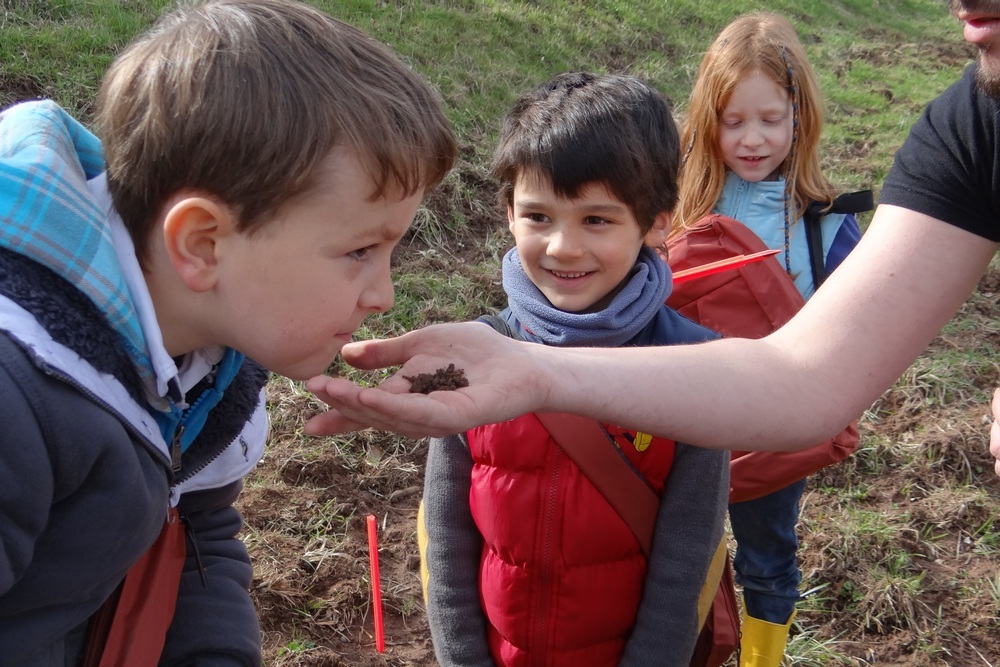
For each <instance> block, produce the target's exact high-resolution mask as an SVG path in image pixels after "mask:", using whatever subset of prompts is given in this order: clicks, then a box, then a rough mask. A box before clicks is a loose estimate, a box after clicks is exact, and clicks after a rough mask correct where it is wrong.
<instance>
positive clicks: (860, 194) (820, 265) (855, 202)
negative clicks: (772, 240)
mask: <svg viewBox="0 0 1000 667" xmlns="http://www.w3.org/2000/svg"><path fill="white" fill-rule="evenodd" d="M873 208H875V196H874V195H873V194H872V191H871V190H858V191H856V192H845V193H843V194H841V195H838V196H837V197H836V198H835V199H834V200H833V203H832V204H831V205H830V208H829V209H827V208H826V207H825V206H823V204H822V203H820V202H817V201H814V202H812V203H811V204H809V206H807V207H806V210H805V213H804V214H803V215H802V218H803V220H804V222H805V223H806V244H807V245H808V246H809V266H810V267H811V268H812V276H813V284H814V285H815V286H816V288H817V289H819V286H820V285H822V284H823V281H824V280H826V276H827V273H826V259H825V258H824V257H823V232H822V230H821V229H820V226H819V222H820V220H821V219H822V218H823V216H824V215H827V214H829V213H862V212H864V211H870V210H872V209H873Z"/></svg>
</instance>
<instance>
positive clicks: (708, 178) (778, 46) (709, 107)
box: [674, 12, 834, 233]
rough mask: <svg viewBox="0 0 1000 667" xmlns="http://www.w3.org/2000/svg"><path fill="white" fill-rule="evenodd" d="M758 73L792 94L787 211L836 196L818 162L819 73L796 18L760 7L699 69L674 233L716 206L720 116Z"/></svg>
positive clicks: (721, 177) (720, 176) (684, 138)
mask: <svg viewBox="0 0 1000 667" xmlns="http://www.w3.org/2000/svg"><path fill="white" fill-rule="evenodd" d="M755 72H759V73H761V74H763V75H764V76H766V77H769V78H771V79H772V80H773V81H774V82H775V83H776V84H778V86H779V87H780V88H782V89H783V90H787V91H788V94H789V96H790V97H791V100H792V109H793V115H794V118H793V130H792V150H791V152H790V153H789V155H788V157H786V158H785V160H784V162H782V164H781V167H780V169H781V173H782V175H783V176H784V178H785V182H786V192H787V193H788V195H789V204H788V206H789V207H790V208H791V210H789V211H788V212H787V213H788V216H789V218H790V219H792V220H797V219H798V218H799V217H800V215H801V214H802V212H803V211H805V208H806V206H808V205H809V203H810V202H813V201H819V202H823V203H825V204H829V203H831V202H832V201H833V196H834V188H833V186H832V185H831V184H830V182H829V181H828V180H827V179H826V177H825V176H823V172H822V170H821V169H820V164H819V139H820V134H821V132H822V130H823V101H822V97H821V95H820V90H819V85H818V84H817V83H816V75H815V74H814V73H813V69H812V67H811V66H810V64H809V60H808V58H807V57H806V52H805V49H804V48H803V47H802V43H801V42H800V41H799V38H798V36H797V35H796V33H795V28H793V27H792V24H791V23H789V22H788V20H787V19H785V18H784V17H782V16H779V15H777V14H770V13H765V12H755V13H752V14H746V15H743V16H740V17H739V18H737V19H735V20H734V21H733V22H732V23H730V24H729V25H728V26H726V27H725V28H724V29H723V30H722V32H721V33H719V36H718V37H716V38H715V41H714V42H713V43H712V45H711V46H710V47H709V48H708V51H707V52H706V53H705V56H704V58H703V59H702V61H701V67H700V68H699V69H698V78H697V80H696V81H695V85H694V88H693V89H692V91H691V98H690V102H689V104H688V110H687V117H686V120H685V122H684V127H683V130H682V131H681V145H682V146H683V147H684V151H685V158H684V163H683V166H682V168H681V186H680V187H681V195H680V205H679V206H678V208H677V215H676V216H675V218H674V223H675V225H674V233H679V232H680V231H682V230H683V229H685V228H687V227H690V226H691V225H693V224H694V223H696V222H697V221H698V220H699V219H700V218H702V217H703V216H705V215H707V214H708V213H711V211H712V207H713V206H714V205H715V202H716V201H718V199H719V196H720V195H721V193H722V186H723V183H724V181H725V177H726V164H725V161H724V160H723V158H722V153H721V152H720V150H719V142H718V136H719V117H720V116H721V115H722V113H723V112H724V111H725V109H726V106H727V105H728V104H729V100H730V98H731V97H732V94H733V91H734V90H735V89H736V87H737V86H738V85H739V84H740V83H742V82H743V81H744V80H745V79H746V78H747V77H748V76H750V75H751V74H753V73H755Z"/></svg>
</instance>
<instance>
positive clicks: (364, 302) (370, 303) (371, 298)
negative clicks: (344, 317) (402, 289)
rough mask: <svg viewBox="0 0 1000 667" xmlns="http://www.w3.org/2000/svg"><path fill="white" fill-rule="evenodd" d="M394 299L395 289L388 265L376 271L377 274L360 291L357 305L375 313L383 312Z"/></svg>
mask: <svg viewBox="0 0 1000 667" xmlns="http://www.w3.org/2000/svg"><path fill="white" fill-rule="evenodd" d="M395 301H396V290H395V288H394V287H393V285H392V273H391V272H390V271H389V267H388V266H387V267H385V268H384V269H382V270H380V271H379V272H378V276H377V277H376V278H375V279H374V280H372V282H371V284H369V285H368V287H367V288H366V289H365V290H364V291H362V292H361V295H360V296H359V297H358V306H359V307H361V308H363V309H365V310H370V311H372V312H375V313H384V312H385V311H387V310H389V309H390V308H392V305H393V303H395Z"/></svg>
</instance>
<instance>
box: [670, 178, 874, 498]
mask: <svg viewBox="0 0 1000 667" xmlns="http://www.w3.org/2000/svg"><path fill="white" fill-rule="evenodd" d="M852 194H853V193H852ZM869 195H870V193H869ZM869 200H870V196H869ZM869 208H870V207H869ZM834 210H836V209H834ZM861 210H868V209H865V208H861V209H858V210H856V211H839V212H844V213H847V212H859V211H861ZM767 249H768V248H767V246H766V245H765V244H764V242H763V241H761V240H760V238H759V237H758V236H757V235H756V234H754V233H753V232H752V231H750V229H749V228H748V227H746V226H745V225H744V224H743V223H741V222H739V221H737V220H734V219H733V218H729V217H726V216H723V215H718V214H714V213H713V214H710V215H707V216H705V217H704V218H702V219H701V220H700V221H699V222H698V223H697V224H696V225H695V226H694V227H692V228H691V229H688V230H687V231H685V232H684V233H683V234H681V235H679V236H677V237H674V238H672V239H670V240H669V241H668V242H667V253H668V262H669V264H670V268H671V269H672V270H674V271H680V270H683V269H689V268H694V267H697V266H701V265H704V264H708V263H709V262H715V261H718V260H722V259H726V258H729V257H733V256H735V255H743V254H751V253H755V252H760V251H764V250H767ZM820 282H821V278H820V280H817V281H816V284H817V285H818V284H820ZM667 305H668V306H670V307H672V308H674V309H675V310H677V311H678V312H680V313H681V314H682V315H686V316H687V317H689V318H691V319H692V320H694V321H695V322H699V323H700V324H703V325H704V326H706V327H708V328H710V329H714V330H715V331H718V332H719V333H721V334H722V335H723V336H726V337H734V338H763V337H764V336H766V335H768V334H769V333H771V332H772V331H774V330H776V329H778V328H779V327H780V326H781V325H783V324H784V323H785V322H787V321H788V320H790V319H791V318H792V316H793V315H794V314H795V313H797V312H798V311H799V310H800V309H801V308H802V306H804V305H805V300H804V299H803V298H802V295H801V294H799V291H798V290H797V289H796V288H795V284H794V283H793V282H792V279H791V277H790V276H789V275H788V273H787V272H786V271H785V269H784V268H782V266H781V265H780V264H779V263H778V261H777V260H776V259H775V258H773V257H768V258H766V259H764V260H762V261H759V262H754V263H752V264H747V265H745V266H742V267H740V268H737V269H732V270H729V271H723V272H721V273H715V274H712V275H708V276H704V277H701V278H698V279H695V280H689V281H686V282H682V283H677V284H675V285H674V288H673V292H672V293H671V294H670V297H669V298H668V299H667ZM857 446H858V428H857V422H856V421H855V422H852V423H851V424H850V425H848V426H847V428H845V429H844V430H843V431H841V432H840V433H838V434H837V435H836V436H835V437H833V438H831V439H830V440H827V441H826V442H821V443H819V444H817V445H813V446H812V447H809V448H807V449H803V450H800V451H797V452H740V451H734V452H732V460H731V463H730V467H729V476H730V482H729V484H730V495H729V502H731V503H735V502H742V501H745V500H753V499H755V498H760V497H763V496H766V495H768V494H770V493H773V492H774V491H777V490H778V489H783V488H785V487H786V486H788V485H789V484H792V483H793V482H797V481H798V480H800V479H804V478H805V477H808V476H809V475H811V474H812V473H814V472H816V471H817V470H820V469H822V468H824V467H826V466H828V465H830V464H832V463H837V462H839V461H842V460H844V459H845V458H847V457H848V456H850V455H851V453H852V452H853V451H854V450H855V449H856V448H857Z"/></svg>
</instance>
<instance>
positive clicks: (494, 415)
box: [305, 322, 549, 438]
mask: <svg viewBox="0 0 1000 667" xmlns="http://www.w3.org/2000/svg"><path fill="white" fill-rule="evenodd" d="M539 352H542V353H543V352H544V346H542V345H531V344H528V343H520V342H516V341H513V340H511V339H509V338H507V337H506V336H503V335H501V334H498V333H496V332H495V331H494V330H493V329H492V328H491V327H489V326H488V325H485V324H483V323H477V322H468V323H463V324H438V325H434V326H430V327H427V328H425V329H419V330H417V331H412V332H410V333H407V334H404V335H403V336H399V337H398V338H389V339H384V340H367V341H359V342H356V343H351V344H349V345H346V346H345V347H344V348H343V350H342V352H341V354H342V356H343V358H344V360H345V361H346V362H347V363H349V364H351V365H352V366H355V367H356V368H361V369H368V370H370V369H375V368H385V367H388V366H395V365H399V364H403V367H402V368H401V369H400V370H399V371H397V372H396V373H395V374H394V375H393V376H391V377H390V378H388V379H387V380H385V381H384V382H382V384H381V385H379V386H378V387H377V388H363V387H360V386H358V385H356V384H354V383H353V382H350V381H349V380H344V379H339V378H330V377H326V376H319V377H314V378H312V379H311V380H309V381H308V382H307V383H306V387H307V388H308V389H309V391H311V392H313V393H314V394H315V395H316V396H317V397H318V398H320V399H321V400H323V401H324V402H326V403H327V404H329V405H330V408H331V409H330V410H329V411H327V412H324V413H321V414H319V415H316V416H314V417H313V418H311V419H310V420H309V421H308V422H306V425H305V431H306V433H308V434H309V435H333V434H336V433H345V432H348V431H355V430H359V429H363V428H376V429H380V430H384V431H394V432H396V433H400V434H402V435H405V436H407V437H410V438H421V437H427V436H444V435H449V434H452V433H461V432H463V431H465V430H467V429H469V428H472V427H474V426H478V425H480V424H486V423H492V422H496V421H502V420H505V419H510V418H512V417H516V416H518V415H521V414H524V413H525V412H530V411H532V410H535V409H537V408H539V407H540V406H542V405H543V404H544V402H545V399H546V398H547V395H548V393H549V392H548V390H547V389H546V386H545V377H546V374H545V373H544V372H543V367H542V366H541V361H540V359H539V358H538V357H540V356H544V354H541V355H540V354H538V353H539ZM449 364H455V367H456V368H459V369H462V370H464V371H465V374H466V378H467V379H468V381H469V386H468V387H464V388H462V389H458V390H454V391H435V392H432V393H430V394H426V395H425V394H419V393H410V381H409V380H406V379H405V377H404V376H414V375H417V374H419V373H433V372H434V371H436V370H437V369H439V368H446V367H447V366H448V365H449Z"/></svg>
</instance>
